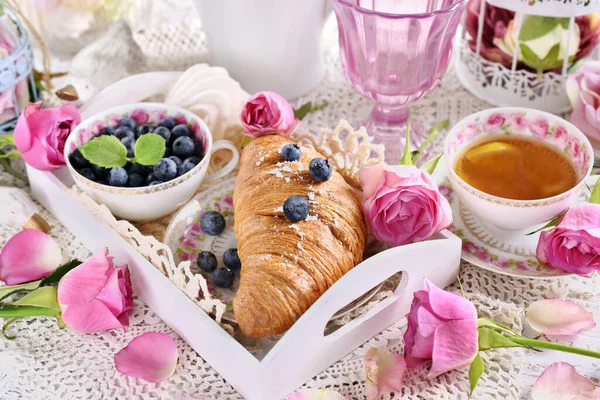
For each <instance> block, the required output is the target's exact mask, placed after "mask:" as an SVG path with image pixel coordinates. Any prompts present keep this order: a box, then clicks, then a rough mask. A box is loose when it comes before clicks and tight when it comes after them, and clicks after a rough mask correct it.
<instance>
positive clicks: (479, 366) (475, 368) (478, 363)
mask: <svg viewBox="0 0 600 400" xmlns="http://www.w3.org/2000/svg"><path fill="white" fill-rule="evenodd" d="M481 374H483V359H482V358H481V355H479V353H477V355H476V356H475V358H474V359H473V362H472V363H471V367H470V368H469V389H470V390H471V392H470V393H469V398H471V396H473V391H474V390H475V388H476V387H477V382H479V378H481Z"/></svg>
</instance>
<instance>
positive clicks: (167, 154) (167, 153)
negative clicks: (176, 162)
mask: <svg viewBox="0 0 600 400" xmlns="http://www.w3.org/2000/svg"><path fill="white" fill-rule="evenodd" d="M172 155H173V149H171V148H170V147H167V148H166V149H165V154H163V158H169V157H171V156H172Z"/></svg>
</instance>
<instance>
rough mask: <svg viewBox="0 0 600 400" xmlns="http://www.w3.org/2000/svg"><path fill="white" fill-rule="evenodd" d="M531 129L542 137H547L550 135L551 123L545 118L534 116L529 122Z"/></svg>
mask: <svg viewBox="0 0 600 400" xmlns="http://www.w3.org/2000/svg"><path fill="white" fill-rule="evenodd" d="M529 130H530V131H531V133H533V134H534V135H535V136H537V137H539V138H540V139H546V138H547V137H548V135H550V125H548V121H546V120H545V119H544V118H534V119H533V121H531V122H530V123H529Z"/></svg>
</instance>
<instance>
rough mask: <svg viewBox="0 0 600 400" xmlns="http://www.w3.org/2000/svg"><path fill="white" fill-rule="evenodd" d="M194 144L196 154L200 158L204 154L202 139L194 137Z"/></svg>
mask: <svg viewBox="0 0 600 400" xmlns="http://www.w3.org/2000/svg"><path fill="white" fill-rule="evenodd" d="M194 146H195V147H196V154H197V155H199V156H200V158H202V157H203V156H204V145H203V144H202V141H200V140H198V139H196V138H194Z"/></svg>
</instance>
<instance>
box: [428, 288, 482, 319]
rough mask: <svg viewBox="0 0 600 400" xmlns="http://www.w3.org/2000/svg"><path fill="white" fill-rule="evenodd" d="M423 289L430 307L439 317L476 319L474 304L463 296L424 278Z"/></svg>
mask: <svg viewBox="0 0 600 400" xmlns="http://www.w3.org/2000/svg"><path fill="white" fill-rule="evenodd" d="M425 290H426V291H427V293H428V295H427V297H428V301H429V304H430V306H431V309H432V310H433V311H434V312H435V313H436V314H437V315H438V316H439V317H441V318H445V319H448V320H453V319H472V320H476V319H477V310H476V309H475V306H474V305H473V304H472V303H471V302H470V301H469V300H467V299H465V298H464V297H463V296H461V295H459V294H456V293H450V292H446V291H445V290H442V289H440V288H439V287H437V286H435V285H434V284H433V283H431V282H430V281H429V280H428V279H427V278H425Z"/></svg>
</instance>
